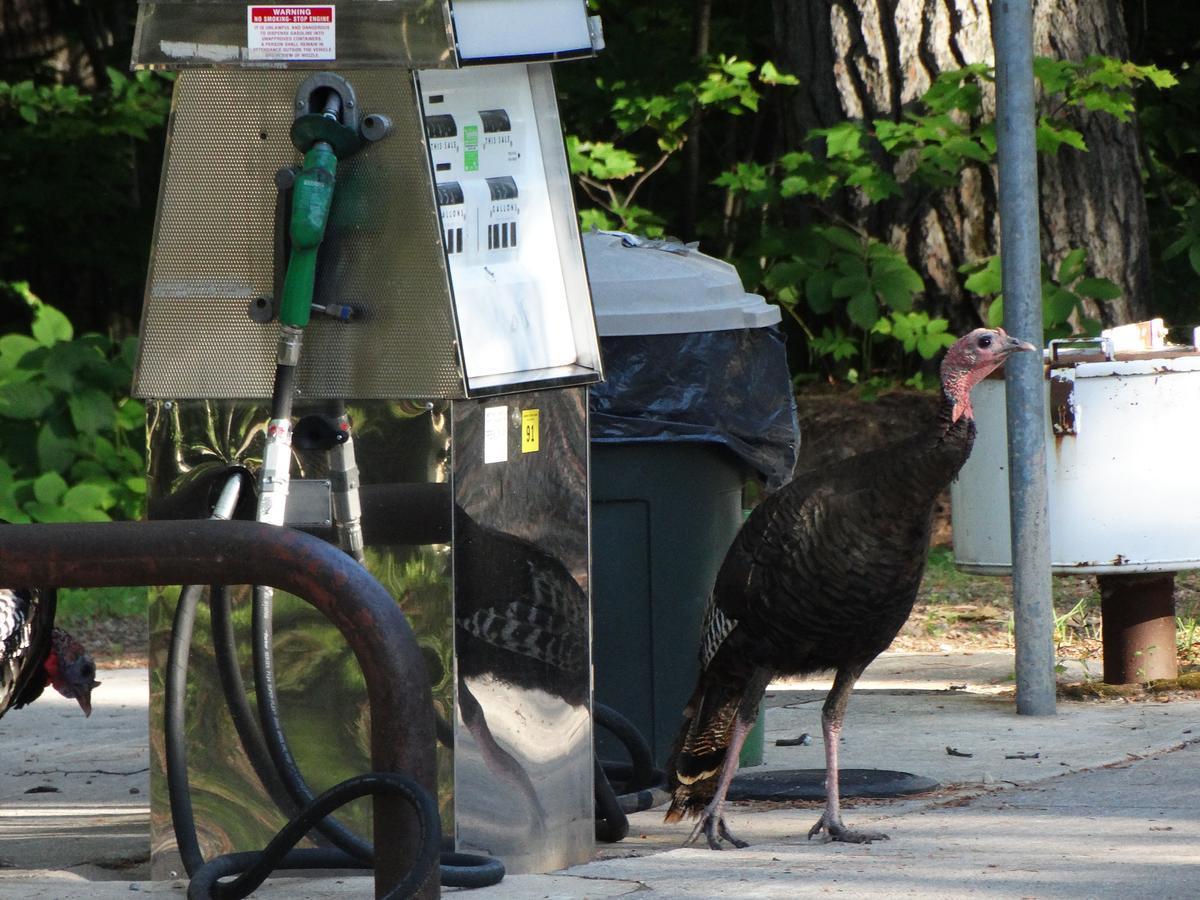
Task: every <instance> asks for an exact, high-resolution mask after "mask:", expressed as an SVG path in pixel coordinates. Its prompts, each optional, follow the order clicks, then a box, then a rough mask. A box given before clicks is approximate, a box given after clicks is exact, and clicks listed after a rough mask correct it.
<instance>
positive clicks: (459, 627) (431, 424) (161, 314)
mask: <svg viewBox="0 0 1200 900" xmlns="http://www.w3.org/2000/svg"><path fill="white" fill-rule="evenodd" d="M261 8H263V9H268V8H269V9H274V7H265V6H264V7H261ZM326 8H328V9H330V10H331V12H330V13H329V22H328V24H329V25H330V26H331V30H329V31H322V30H321V29H322V28H324V27H325V25H326V24H327V23H326V22H325V21H324V20H323V19H322V21H320V22H317V23H315V24H316V25H317V26H319V27H317V28H316V30H315V34H316V35H317V36H316V38H314V39H313V41H312V43H311V44H309V45H301V44H300V43H297V45H296V46H311V47H313V48H314V49H312V50H308V51H304V50H301V51H298V52H299V53H300V54H301V57H300V58H280V57H279V56H277V55H276V56H272V55H270V53H267V54H266V55H265V56H264V54H263V51H262V46H263V32H262V31H261V30H260V31H258V32H256V31H255V23H254V16H255V10H256V9H260V7H258V6H254V5H251V6H248V5H247V4H245V3H230V2H215V3H214V2H204V3H199V2H196V3H193V2H165V0H159V2H145V3H143V4H142V5H141V7H140V14H139V20H138V29H137V34H136V37H135V59H134V61H135V64H136V65H141V66H152V67H168V68H173V69H178V70H179V72H178V77H177V80H176V86H175V96H174V100H173V105H172V114H171V120H170V125H169V132H168V146H167V154H166V159H165V162H164V169H163V182H162V187H161V190H160V197H159V212H158V218H157V223H156V228H155V234H154V245H153V249H152V257H151V264H150V270H149V273H148V277H147V286H146V294H145V302H144V306H143V317H142V323H141V340H140V352H139V359H138V365H137V372H136V376H135V394H136V395H137V396H139V397H141V398H144V399H145V400H146V401H147V409H148V437H149V462H148V466H149V484H150V509H151V516H152V517H154V516H158V517H177V516H179V515H181V514H187V515H191V516H195V517H205V516H207V514H208V512H207V509H206V508H205V507H206V500H207V498H208V497H209V496H210V494H211V491H212V485H213V484H215V483H216V482H217V481H218V480H219V479H220V477H221V475H222V473H224V472H227V471H229V470H231V469H233V468H237V467H245V468H249V469H251V470H254V469H255V468H256V467H257V466H258V465H259V464H260V461H261V458H262V454H263V447H264V431H265V423H266V422H267V420H268V418H269V416H270V405H269V398H270V397H271V393H272V384H273V380H272V379H273V373H274V370H275V367H276V345H277V341H278V339H279V335H280V330H281V327H282V326H281V324H280V322H279V321H278V318H277V317H278V313H279V304H280V302H281V293H282V272H281V266H280V264H279V260H280V259H281V258H286V256H287V253H288V251H289V249H290V248H289V246H288V238H287V235H286V233H284V231H283V230H282V229H281V228H280V227H279V221H280V218H281V216H280V210H281V207H286V204H287V202H288V201H287V196H286V194H285V192H284V191H285V189H284V188H283V187H281V186H280V185H281V183H283V182H286V181H287V178H286V177H284V178H281V179H280V180H279V182H277V175H278V173H280V172H281V171H286V170H288V169H289V167H294V166H297V165H299V164H300V161H301V160H300V153H299V151H298V150H297V149H296V147H295V145H294V144H293V135H292V130H293V125H294V123H295V122H296V121H297V116H298V113H299V110H298V108H297V105H298V102H300V101H298V96H300V95H301V93H300V90H301V87H302V85H304V83H305V82H306V79H310V78H311V77H312V76H313V74H314V70H316V71H319V72H325V71H328V72H331V73H336V74H337V76H339V77H340V78H342V79H344V80H345V82H347V83H348V84H350V85H352V86H353V96H354V100H353V103H354V104H355V106H356V107H357V115H358V117H359V121H360V122H361V123H362V125H361V126H360V127H361V129H362V130H363V132H364V134H365V133H366V129H367V128H368V127H370V128H375V129H379V130H381V131H382V133H381V134H379V135H378V137H377V139H374V140H367V141H366V142H365V143H364V144H363V146H362V147H361V148H358V149H357V150H356V152H354V153H353V154H352V155H347V156H346V157H344V158H340V159H339V160H338V163H337V169H336V190H335V192H334V194H333V198H332V203H331V208H330V210H329V215H328V222H327V225H326V228H325V232H324V235H323V237H324V240H323V242H322V243H321V246H320V249H319V251H318V255H317V260H316V269H315V272H316V276H315V284H314V291H313V303H314V306H313V309H314V310H315V311H316V312H317V313H319V312H321V311H322V310H324V311H326V312H329V314H328V315H320V314H314V315H313V317H312V319H311V321H310V322H308V323H307V324H305V326H304V332H305V337H304V348H303V353H302V354H301V355H300V356H299V359H298V363H297V365H296V372H295V385H294V387H295V389H294V403H295V410H294V413H295V417H296V418H297V419H299V420H300V421H299V422H298V423H297V428H296V440H295V441H294V443H293V447H292V451H291V468H292V478H291V485H290V492H289V496H288V501H287V513H286V516H285V520H284V521H285V524H286V525H288V526H290V527H296V528H301V529H304V530H307V531H310V532H313V533H316V534H320V535H322V536H326V537H330V538H332V537H333V534H334V530H333V527H334V525H335V524H336V523H335V521H334V520H335V519H336V504H335V503H334V501H333V493H334V490H333V488H332V487H331V485H332V484H333V483H334V482H336V481H337V479H338V476H339V473H338V472H336V471H333V470H332V469H331V466H330V463H329V454H328V453H327V452H326V451H327V447H326V445H325V444H323V443H322V440H321V438H320V434H321V430H322V429H321V427H320V420H321V417H322V416H323V415H325V414H326V413H327V410H328V406H329V403H330V402H331V401H339V402H343V403H344V405H345V408H346V410H347V411H348V412H349V415H350V418H351V419H352V420H353V423H354V440H355V450H356V455H357V468H358V476H357V482H358V490H359V491H360V493H361V500H362V508H363V531H364V538H365V548H364V553H365V559H366V565H367V567H368V569H369V570H370V571H371V572H372V574H374V575H375V576H376V577H377V578H378V579H379V580H380V581H381V582H382V583H383V584H384V585H385V586H386V587H388V588H389V590H390V591H391V592H392V593H393V595H394V596H396V598H397V601H398V603H399V604H400V606H401V608H402V609H403V610H404V612H405V614H406V616H407V617H408V619H409V621H410V623H411V624H412V626H413V628H414V630H415V632H416V634H417V638H418V641H419V642H420V644H421V647H422V649H423V651H424V652H425V654H426V658H427V663H428V668H429V673H430V681H431V683H432V685H433V690H434V703H435V707H436V709H437V712H438V714H439V716H440V719H441V722H442V726H443V727H441V728H439V750H438V754H439V770H438V793H439V797H438V799H439V804H440V808H441V811H442V818H443V821H442V826H443V833H444V834H448V835H453V836H454V838H455V843H456V846H457V848H458V849H460V850H466V851H474V852H484V853H488V854H491V855H494V856H497V857H499V858H501V859H502V860H503V861H504V862H505V865H506V866H507V868H508V870H509V871H510V872H529V871H549V870H552V869H556V868H560V867H562V866H566V865H570V864H573V863H577V862H580V861H583V860H586V859H588V858H589V857H590V855H591V851H592V846H593V828H594V824H593V812H592V796H593V784H592V779H593V753H592V721H591V715H590V703H591V656H590V654H591V628H590V615H591V610H590V593H589V568H590V561H589V546H588V443H589V440H588V420H587V385H588V384H591V383H594V382H596V381H598V380H600V379H601V377H602V364H601V358H600V351H599V344H598V341H597V338H596V329H595V320H594V316H593V313H592V307H591V300H590V295H589V291H588V286H587V280H586V274H585V270H584V263H583V254H582V248H581V243H580V235H579V231H578V225H577V217H576V214H575V209H574V205H573V200H572V196H571V186H570V182H569V173H568V169H567V163H566V156H565V152H564V148H563V144H562V135H561V125H560V123H559V120H558V114H557V105H556V100H555V95H554V89H553V78H552V72H551V66H550V61H552V60H556V59H562V58H571V57H578V56H585V55H590V54H592V53H593V52H595V50H596V49H597V48H598V47H599V44H600V38H599V27H598V22H597V21H595V20H594V19H592V18H589V17H588V16H587V14H586V11H585V9H584V5H583V3H582V0H511V2H510V0H458V2H455V3H449V2H443V3H427V2H420V3H418V2H412V0H395V2H386V3H372V2H344V3H341V4H328V5H326V6H320V7H306V8H305V9H310V10H311V9H319V10H324V9H326ZM279 9H281V10H282V9H293V8H292V7H279ZM321 15H322V16H323V15H324V13H321ZM489 23H490V24H491V25H493V26H495V27H489ZM497 23H498V24H497ZM522 23H524V24H525V26H527V27H525V28H524V29H523V28H522ZM501 26H502V27H501ZM491 32H494V33H491ZM297 34H299V32H297ZM330 42H332V46H333V55H332V57H331V56H330V55H329V50H328V47H329V46H330ZM256 48H257V49H256ZM304 53H309V54H311V55H312V56H313V57H314V58H304V57H303V54H304ZM301 105H302V104H301ZM367 136H368V138H369V137H370V135H367ZM306 422H307V423H308V425H309V426H311V427H309V430H308V431H307V432H303V433H304V434H311V435H315V436H313V437H311V438H301V437H300V436H301V434H302V430H301V428H300V426H301V424H303V423H306ZM314 422H316V423H317V425H315V426H314V425H313V423H314ZM181 510H183V512H182V513H181ZM176 597H177V591H176V590H175V589H160V590H157V591H156V592H155V593H154V594H153V595H152V603H151V669H152V677H151V684H152V698H151V701H152V702H151V734H152V754H151V757H152V802H151V827H152V853H153V870H154V873H155V875H156V877H171V876H173V875H175V874H176V873H178V872H179V871H180V867H179V863H178V857H177V855H176V853H175V850H174V836H173V831H172V829H171V820H170V811H169V808H168V807H167V805H166V791H165V785H164V773H163V758H162V754H161V747H162V740H161V738H162V735H161V722H162V717H161V714H162V700H163V695H162V684H163V680H164V675H165V673H164V666H165V659H166V646H167V641H168V639H169V629H170V623H171V618H172V612H173V608H174V603H175V601H176ZM237 597H239V598H240V600H237V601H236V602H235V608H234V621H235V626H236V630H237V633H238V638H239V646H246V645H248V643H249V640H250V637H249V634H248V628H249V625H248V621H249V617H248V614H247V612H248V611H247V609H246V607H247V606H248V602H247V598H248V591H247V590H245V589H242V590H240V592H238V593H237ZM202 618H203V617H202ZM206 627H207V626H206V625H205V623H204V622H203V621H201V622H199V623H198V624H197V633H198V634H200V635H203V634H204V633H205V628H206ZM273 630H274V635H273V643H274V647H275V669H276V673H277V684H278V691H279V695H280V705H281V712H282V721H283V725H284V728H285V730H286V731H287V733H288V735H289V738H290V740H291V742H292V748H293V751H294V755H295V756H296V758H297V762H298V763H299V766H300V769H301V771H302V773H303V775H304V776H305V778H306V779H307V780H308V781H309V782H310V784H311V785H312V787H313V788H314V789H315V790H321V789H323V788H324V787H326V786H328V785H329V784H332V783H334V782H336V781H338V780H341V779H342V778H345V777H348V776H350V775H353V774H356V773H358V772H362V771H366V770H367V769H368V768H369V761H368V759H367V755H366V748H365V744H364V740H363V736H364V734H365V731H366V729H365V721H364V716H365V700H364V696H363V691H362V680H361V675H360V674H358V673H357V670H356V667H355V663H354V660H353V657H352V654H351V653H350V651H349V650H348V649H347V648H346V647H345V646H344V645H343V644H342V642H341V640H340V638H339V637H338V636H337V635H336V633H334V632H333V631H332V630H331V629H330V628H328V627H327V626H326V625H325V624H324V623H323V622H322V621H321V620H320V619H319V617H317V616H313V615H312V614H310V612H309V611H308V610H307V608H306V607H305V605H304V604H302V603H300V602H299V601H295V600H294V599H292V598H290V597H288V596H287V595H283V594H277V595H276V602H275V614H274V629H273ZM198 644H201V646H196V647H194V648H193V662H192V670H191V676H190V680H189V693H188V697H189V710H190V713H191V714H190V715H189V718H188V721H189V722H190V723H192V725H191V731H190V733H189V735H188V745H189V757H190V760H191V766H190V776H191V785H192V793H193V798H194V808H195V812H196V817H197V824H198V829H199V832H200V834H201V838H202V842H203V843H204V847H205V854H206V856H207V855H213V854H215V853H219V852H228V851H231V850H247V849H257V848H258V847H261V846H262V845H263V844H264V843H265V842H266V840H267V839H268V838H269V837H270V835H271V834H272V833H273V832H274V831H275V830H276V829H277V828H278V826H279V825H280V824H282V822H283V821H284V819H285V817H284V816H283V814H282V813H281V812H279V811H278V809H277V808H276V805H275V803H274V802H273V801H272V800H271V798H270V793H269V791H268V790H266V789H264V788H263V787H262V786H261V785H260V784H259V782H258V779H257V778H256V777H255V775H254V773H253V771H251V769H250V767H249V766H248V765H246V764H245V760H244V759H243V758H242V757H241V754H240V751H239V750H238V747H237V743H236V735H235V732H234V728H233V726H232V724H231V722H230V721H229V715H228V713H227V712H226V711H225V709H224V706H223V704H222V703H220V702H218V700H219V697H220V685H219V678H218V675H217V671H216V666H215V663H214V660H213V657H212V653H211V650H209V649H207V648H206V647H204V646H202V644H203V642H202V641H198ZM247 665H248V664H246V663H245V662H243V668H246V667H247ZM246 680H247V682H248V683H249V677H248V676H247V679H246ZM365 805H366V802H365V801H358V802H357V804H356V806H351V807H347V810H346V811H345V812H344V815H343V814H339V815H340V816H341V818H342V819H343V821H345V822H346V823H347V824H349V825H350V826H351V827H352V828H353V829H354V830H357V831H359V832H360V833H363V834H364V836H366V837H369V833H368V832H369V829H368V823H369V816H367V815H366V814H365Z"/></svg>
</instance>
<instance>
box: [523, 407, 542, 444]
mask: <svg viewBox="0 0 1200 900" xmlns="http://www.w3.org/2000/svg"><path fill="white" fill-rule="evenodd" d="M537 450H538V411H537V410H536V409H523V410H521V452H522V453H536V452H537Z"/></svg>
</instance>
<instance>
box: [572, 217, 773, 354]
mask: <svg viewBox="0 0 1200 900" xmlns="http://www.w3.org/2000/svg"><path fill="white" fill-rule="evenodd" d="M583 251H584V257H585V258H586V259H587V269H588V280H589V281H590V282H591V286H592V303H593V305H594V307H595V310H596V325H597V329H598V331H599V333H600V335H601V337H609V336H618V335H635V334H682V333H685V332H692V331H729V330H732V329H738V328H765V327H767V326H769V325H774V324H776V323H777V322H779V320H780V313H779V307H778V306H773V305H772V304H770V303H767V302H766V301H765V300H763V298H762V297H760V296H759V295H758V294H748V293H746V291H745V289H743V287H742V281H741V279H740V278H739V277H738V273H737V269H735V268H734V267H733V266H731V265H730V264H729V263H727V262H724V261H723V260H719V259H716V258H715V257H712V256H708V255H707V254H705V253H701V252H700V251H699V250H697V249H696V247H695V245H685V244H681V243H679V242H677V241H657V240H649V239H646V238H639V237H636V236H635V235H631V234H625V233H623V232H616V231H593V232H591V233H588V234H585V235H584V236H583Z"/></svg>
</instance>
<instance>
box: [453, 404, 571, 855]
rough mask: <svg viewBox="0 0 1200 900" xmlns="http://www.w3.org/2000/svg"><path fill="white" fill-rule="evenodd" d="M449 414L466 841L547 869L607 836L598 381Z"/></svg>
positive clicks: (458, 786) (458, 741) (458, 809)
mask: <svg viewBox="0 0 1200 900" xmlns="http://www.w3.org/2000/svg"><path fill="white" fill-rule="evenodd" d="M451 410H452V419H453V444H452V446H453V454H452V456H453V479H452V482H453V489H454V501H455V506H454V553H453V555H454V625H455V628H454V644H455V663H456V667H457V682H456V685H455V688H456V695H457V704H456V708H457V711H458V717H457V719H456V722H455V754H454V770H455V771H454V781H455V788H454V791H455V829H456V837H457V844H458V846H459V848H460V849H462V850H466V851H481V852H486V853H490V854H493V855H495V856H499V857H501V858H502V859H503V860H504V861H505V865H506V866H507V867H508V869H509V871H511V872H535V871H536V872H544V871H549V870H552V869H556V868H560V867H562V866H566V865H571V864H574V863H578V862H581V861H584V860H586V859H588V858H589V857H590V855H591V851H592V848H593V834H594V822H593V785H592V777H593V762H592V758H593V754H592V726H591V719H590V714H589V702H590V691H591V646H590V634H589V621H590V611H589V588H588V494H587V459H588V456H587V452H588V428H587V390H586V388H565V389H561V390H550V391H537V392H532V393H525V394H515V395H509V396H506V397H499V398H494V399H491V400H486V401H474V400H467V401H455V402H453V403H452V405H451Z"/></svg>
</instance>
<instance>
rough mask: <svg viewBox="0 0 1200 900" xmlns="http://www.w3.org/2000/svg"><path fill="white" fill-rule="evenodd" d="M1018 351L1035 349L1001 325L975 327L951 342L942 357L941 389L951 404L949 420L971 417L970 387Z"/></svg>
mask: <svg viewBox="0 0 1200 900" xmlns="http://www.w3.org/2000/svg"><path fill="white" fill-rule="evenodd" d="M1021 350H1037V348H1036V347H1035V346H1033V344H1030V343H1028V342H1027V341H1020V340H1017V339H1016V338H1015V337H1009V336H1008V334H1007V333H1006V332H1005V331H1004V329H1003V328H976V329H975V330H974V331H972V332H971V333H970V334H965V335H963V336H962V337H960V338H959V339H958V340H957V341H955V342H954V345H953V346H952V347H951V348H950V349H949V350H947V351H946V358H945V359H943V360H942V389H943V390H944V391H945V392H946V396H947V397H949V398H950V400H951V401H952V402H953V403H954V412H953V414H952V420H953V421H955V422H957V421H958V420H959V419H960V418H961V417H962V416H966V417H967V418H968V419H969V418H971V415H972V413H971V388H973V387H974V386H975V385H976V384H978V383H979V382H980V381H982V380H983V379H984V378H986V377H987V375H988V373H989V372H992V371H993V370H995V369H998V368H999V367H1000V366H1002V365H1004V361H1005V360H1006V359H1008V358H1009V357H1010V356H1012V355H1013V354H1014V353H1017V352H1018V351H1021Z"/></svg>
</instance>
